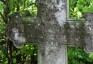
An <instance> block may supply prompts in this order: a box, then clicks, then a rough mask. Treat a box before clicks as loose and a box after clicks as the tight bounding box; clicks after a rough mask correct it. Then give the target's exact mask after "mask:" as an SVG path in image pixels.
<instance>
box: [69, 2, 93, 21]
mask: <svg viewBox="0 0 93 64" xmlns="http://www.w3.org/2000/svg"><path fill="white" fill-rule="evenodd" d="M69 3H70V4H69V5H70V17H71V18H78V19H79V18H82V16H83V15H82V14H83V13H84V12H93V0H70V1H69Z"/></svg>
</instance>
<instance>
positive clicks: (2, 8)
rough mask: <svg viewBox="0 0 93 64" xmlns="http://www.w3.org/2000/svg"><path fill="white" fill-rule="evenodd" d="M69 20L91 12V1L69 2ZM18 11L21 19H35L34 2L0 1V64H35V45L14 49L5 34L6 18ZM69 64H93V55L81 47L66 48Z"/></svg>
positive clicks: (92, 4)
mask: <svg viewBox="0 0 93 64" xmlns="http://www.w3.org/2000/svg"><path fill="white" fill-rule="evenodd" d="M69 5H70V10H69V11H70V14H69V16H70V18H73V19H82V18H83V13H84V12H93V0H69ZM17 11H19V12H20V13H21V15H22V16H23V17H36V16H37V5H36V0H0V64H37V50H38V47H37V45H36V44H25V45H24V46H23V47H22V48H20V49H17V48H15V47H14V45H13V42H12V41H10V40H8V38H7V37H6V33H5V28H6V26H7V22H8V18H9V17H10V15H11V14H12V13H14V12H17ZM68 63H69V64H93V53H85V52H84V50H83V48H82V47H68Z"/></svg>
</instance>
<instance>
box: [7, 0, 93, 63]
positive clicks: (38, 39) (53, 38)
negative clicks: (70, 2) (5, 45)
mask: <svg viewBox="0 0 93 64" xmlns="http://www.w3.org/2000/svg"><path fill="white" fill-rule="evenodd" d="M66 4H67V0H37V8H38V15H37V18H33V19H32V18H22V17H21V15H20V14H19V13H18V12H16V13H14V14H12V17H11V19H10V22H9V23H8V25H7V36H8V37H9V39H11V40H12V41H13V42H14V45H15V46H16V47H17V48H18V47H22V45H23V44H24V43H25V42H29V43H30V42H33V43H37V44H38V47H39V50H38V56H39V57H38V64H67V45H77V46H82V47H84V49H85V50H86V51H87V52H92V51H93V41H92V40H93V33H92V31H93V26H92V24H93V23H92V20H93V19H92V18H93V14H91V13H88V14H86V15H85V16H86V20H87V21H86V22H84V21H77V22H74V21H72V22H69V21H68V20H67V6H66Z"/></svg>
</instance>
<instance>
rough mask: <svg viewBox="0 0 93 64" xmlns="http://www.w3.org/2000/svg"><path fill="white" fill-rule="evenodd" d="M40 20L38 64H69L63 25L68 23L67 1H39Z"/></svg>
mask: <svg viewBox="0 0 93 64" xmlns="http://www.w3.org/2000/svg"><path fill="white" fill-rule="evenodd" d="M37 3H38V12H39V13H38V18H39V19H40V26H41V27H40V28H41V30H42V32H43V33H42V36H41V37H42V38H43V39H42V41H40V42H39V43H40V44H39V45H38V46H39V51H38V64H68V62H67V46H66V45H63V43H64V41H63V39H64V35H62V31H63V29H62V28H63V24H64V22H66V14H67V13H66V0H51V1H50V0H41V1H38V2H37Z"/></svg>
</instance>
